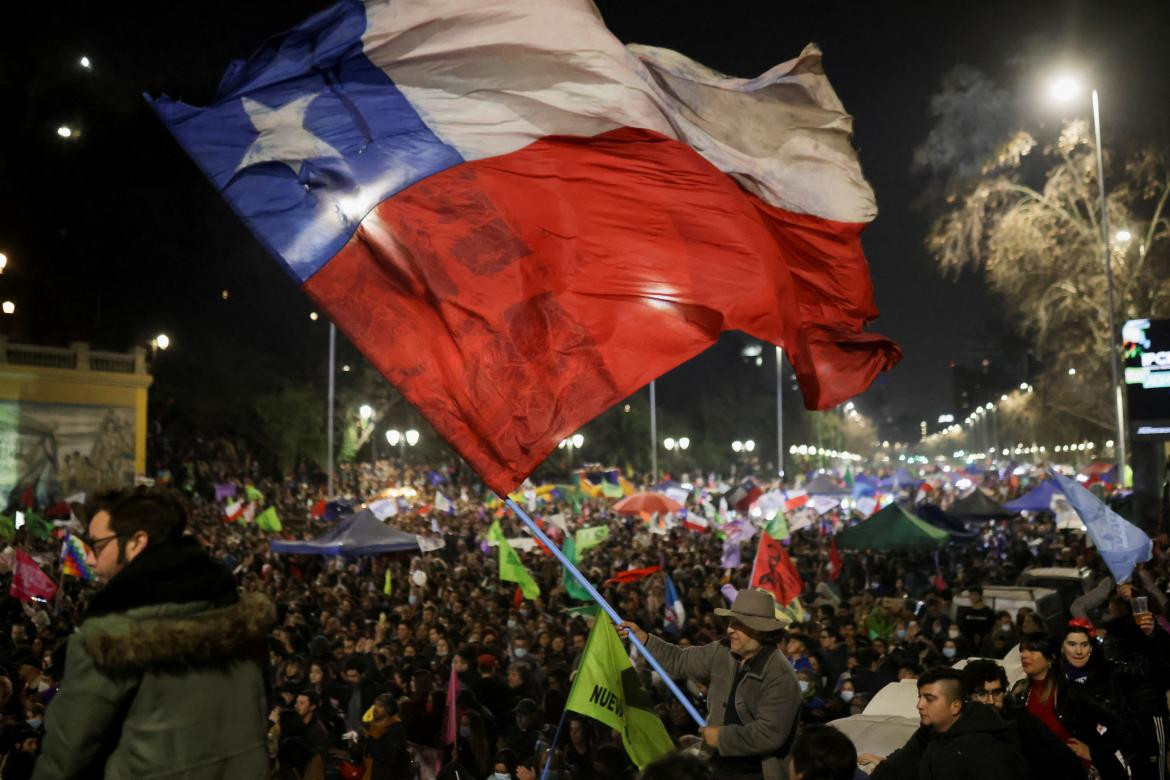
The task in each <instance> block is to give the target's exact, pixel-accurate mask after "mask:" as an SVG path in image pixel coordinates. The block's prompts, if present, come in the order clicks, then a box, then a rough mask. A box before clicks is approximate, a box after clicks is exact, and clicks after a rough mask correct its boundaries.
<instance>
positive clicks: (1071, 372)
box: [1068, 368, 1077, 376]
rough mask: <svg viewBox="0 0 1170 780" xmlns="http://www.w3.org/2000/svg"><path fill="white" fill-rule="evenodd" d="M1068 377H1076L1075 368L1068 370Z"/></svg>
mask: <svg viewBox="0 0 1170 780" xmlns="http://www.w3.org/2000/svg"><path fill="white" fill-rule="evenodd" d="M1068 375H1069V376H1076V375H1077V370H1076V369H1075V368H1070V369H1069V370H1068Z"/></svg>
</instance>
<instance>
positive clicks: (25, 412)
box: [0, 337, 153, 502]
mask: <svg viewBox="0 0 1170 780" xmlns="http://www.w3.org/2000/svg"><path fill="white" fill-rule="evenodd" d="M152 381H153V380H152V377H151V376H150V373H149V370H148V366H147V361H146V351H145V350H144V349H142V348H141V347H138V348H135V349H134V350H133V351H132V352H129V353H118V352H101V351H97V350H91V349H90V348H89V345H88V344H86V343H84V342H75V343H73V344H71V345H70V346H69V347H67V348H59V347H42V346H36V345H31V344H15V343H10V342H8V341H7V340H6V339H4V338H3V337H0V497H10V496H13V495H16V496H25V495H27V494H28V491H30V490H31V491H32V493H33V494H34V495H35V497H36V499H37V500H38V502H49V501H55V500H59V499H61V498H66V497H69V496H73V495H76V494H78V493H82V492H86V493H90V492H92V491H94V490H96V489H97V488H99V487H107V486H109V487H113V486H117V485H128V484H132V483H133V481H134V478H135V476H137V475H142V474H143V473H144V472H145V470H146V434H147V419H146V411H147V393H148V391H149V389H150V385H151V382H152Z"/></svg>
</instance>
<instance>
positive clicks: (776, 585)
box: [751, 534, 804, 607]
mask: <svg viewBox="0 0 1170 780" xmlns="http://www.w3.org/2000/svg"><path fill="white" fill-rule="evenodd" d="M751 585H752V587H753V588H763V589H764V590H766V591H768V592H769V593H771V594H772V595H773V596H775V597H776V603H777V604H779V605H780V606H782V607H786V606H788V605H789V604H791V603H792V601H793V599H795V598H796V597H797V596H799V595H800V592H801V591H802V590H804V583H802V582H801V581H800V574H799V573H798V572H797V571H796V565H795V564H794V563H793V562H792V559H791V558H789V557H788V551H787V550H786V549H784V545H782V544H780V542H778V541H776V540H775V539H773V538H772V537H771V536H769V535H768V534H760V546H759V547H758V548H756V561H755V564H754V565H753V566H752V581H751Z"/></svg>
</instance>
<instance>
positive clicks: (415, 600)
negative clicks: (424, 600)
mask: <svg viewBox="0 0 1170 780" xmlns="http://www.w3.org/2000/svg"><path fill="white" fill-rule="evenodd" d="M407 601H409V602H410V606H412V607H413V606H414V605H416V604H418V596H416V595H414V594H413V593H412V594H410V598H408V599H407Z"/></svg>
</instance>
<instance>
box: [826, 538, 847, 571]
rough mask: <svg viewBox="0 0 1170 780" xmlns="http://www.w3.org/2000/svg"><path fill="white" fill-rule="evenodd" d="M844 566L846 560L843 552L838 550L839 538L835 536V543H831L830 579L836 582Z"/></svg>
mask: <svg viewBox="0 0 1170 780" xmlns="http://www.w3.org/2000/svg"><path fill="white" fill-rule="evenodd" d="M844 566H845V560H844V559H843V558H842V557H841V551H840V550H838V549H837V537H835V536H834V537H833V541H831V542H829V579H831V580H833V581H834V582H836V581H837V578H838V577H840V576H841V569H842V567H844Z"/></svg>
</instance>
